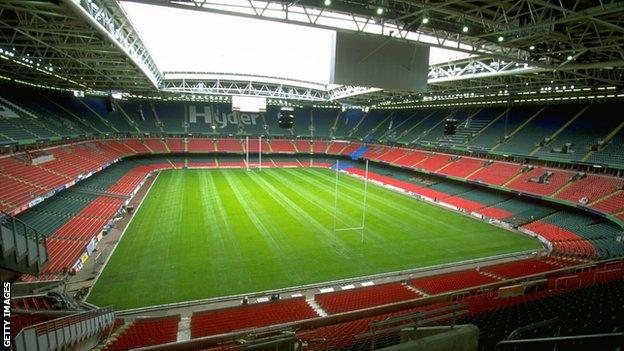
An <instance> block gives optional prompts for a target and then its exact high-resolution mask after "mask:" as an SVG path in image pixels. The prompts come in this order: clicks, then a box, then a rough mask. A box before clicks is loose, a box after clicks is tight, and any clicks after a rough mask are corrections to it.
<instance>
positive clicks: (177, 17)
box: [122, 2, 468, 84]
mask: <svg viewBox="0 0 624 351" xmlns="http://www.w3.org/2000/svg"><path fill="white" fill-rule="evenodd" d="M122 6H123V8H124V10H125V11H126V12H127V14H128V16H129V18H130V19H131V21H132V22H133V24H134V26H135V28H136V29H137V31H138V32H139V34H140V35H141V38H142V39H143V42H144V43H145V46H146V47H147V49H148V50H149V52H150V54H151V55H152V58H153V59H154V61H155V63H156V65H157V66H158V68H159V69H160V70H161V71H163V72H201V73H228V74H244V75H252V76H264V77H277V78H283V79H289V80H300V81H307V82H314V83H320V84H328V83H329V78H330V67H331V57H332V50H333V48H332V46H333V37H334V33H335V31H334V30H328V29H321V28H312V27H308V26H298V25H294V24H287V23H279V22H273V21H266V20H260V19H253V18H248V17H238V16H230V15H222V14H216V13H209V12H201V11H193V10H186V9H175V8H168V7H161V6H154V5H146V4H140V3H134V2H122ZM467 56H468V55H467V54H465V53H461V52H457V51H453V50H446V49H440V48H434V47H432V48H431V50H430V58H429V61H430V63H441V62H445V61H447V60H449V59H457V58H462V57H467Z"/></svg>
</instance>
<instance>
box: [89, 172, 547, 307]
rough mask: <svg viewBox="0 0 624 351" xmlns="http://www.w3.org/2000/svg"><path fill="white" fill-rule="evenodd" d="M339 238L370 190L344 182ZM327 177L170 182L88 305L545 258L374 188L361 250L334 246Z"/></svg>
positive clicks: (191, 177) (520, 241) (173, 175)
mask: <svg viewBox="0 0 624 351" xmlns="http://www.w3.org/2000/svg"><path fill="white" fill-rule="evenodd" d="M339 178H340V179H339V180H340V181H339V184H340V186H339V189H338V198H339V201H338V216H337V218H338V225H337V227H339V228H340V227H343V228H344V227H358V226H360V221H361V217H362V199H363V181H361V180H359V179H356V178H352V177H350V176H347V175H340V177H339ZM334 181H335V173H334V172H333V171H330V170H327V169H264V170H262V171H258V170H254V171H251V172H247V171H245V170H234V169H230V170H224V169H221V170H173V171H163V172H161V173H160V175H159V176H158V179H157V180H156V182H155V183H154V184H153V186H152V189H151V190H150V192H149V193H148V195H147V197H146V198H145V200H144V202H143V204H142V205H141V207H140V209H139V211H138V212H137V213H136V215H135V217H134V219H133V220H132V222H131V223H130V226H129V227H128V228H127V230H126V233H125V234H124V237H123V239H122V240H121V241H120V243H119V244H118V247H117V249H116V250H115V252H114V254H113V256H112V257H111V259H110V261H109V262H108V264H107V265H106V267H105V269H104V271H103V272H102V274H101V276H100V277H99V279H98V280H97V282H96V284H95V287H94V288H93V291H92V292H91V295H90V297H89V301H90V302H92V303H95V304H97V305H100V306H107V305H114V306H115V307H116V308H117V309H128V308H135V307H143V306H150V305H157V304H165V303H172V302H180V301H186V300H195V299H202V298H208V297H216V296H226V295H232V294H240V293H248V292H254V291H264V290H270V289H276V288H284V287H292V286H298V285H305V284H311V283H319V282H324V281H331V280H337V279H343V278H350V277H357V276H365V275H370V274H375V273H383V272H391V271H398V270H404V269H409V268H416V267H422V266H430V265H435V264H441V263H447V262H454V261H462V260H468V259H473V258H480V257H486V256H493V255H498V254H504V253H510V252H517V251H523V250H529V249H537V248H540V247H541V246H540V244H539V242H538V241H536V240H533V239H530V238H528V237H525V236H522V235H519V234H517V233H513V232H510V231H507V230H503V229H500V228H497V227H494V226H491V225H488V224H486V223H484V222H481V221H478V220H475V219H471V218H468V217H466V216H463V215H460V214H458V213H454V212H451V211H447V210H444V209H441V208H438V207H436V206H433V205H430V204H427V203H425V202H421V201H418V200H415V199H412V198H411V197H409V196H406V195H404V194H400V193H397V192H394V191H391V190H388V189H385V188H382V187H378V186H369V192H368V205H367V206H368V207H367V208H368V209H367V214H366V232H365V241H364V243H362V242H361V240H360V232H359V231H344V232H338V234H337V235H336V236H334V235H333V231H332V228H333V209H334Z"/></svg>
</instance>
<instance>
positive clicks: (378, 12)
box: [377, 7, 384, 15]
mask: <svg viewBox="0 0 624 351" xmlns="http://www.w3.org/2000/svg"><path fill="white" fill-rule="evenodd" d="M383 12H384V10H383V8H381V7H378V8H377V14H378V15H381V14H383Z"/></svg>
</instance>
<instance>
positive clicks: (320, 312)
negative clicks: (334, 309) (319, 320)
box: [306, 297, 328, 317]
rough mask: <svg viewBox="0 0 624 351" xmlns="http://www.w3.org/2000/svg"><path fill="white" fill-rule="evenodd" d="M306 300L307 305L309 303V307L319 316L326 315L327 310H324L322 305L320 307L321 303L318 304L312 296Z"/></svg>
mask: <svg viewBox="0 0 624 351" xmlns="http://www.w3.org/2000/svg"><path fill="white" fill-rule="evenodd" d="M306 302H307V303H308V305H310V307H312V309H313V310H314V311H316V313H317V314H318V315H319V316H321V317H326V316H327V315H328V313H327V312H325V310H324V309H323V307H321V305H319V304H318V303H317V302H316V301H315V300H314V297H312V298H310V299H307V300H306Z"/></svg>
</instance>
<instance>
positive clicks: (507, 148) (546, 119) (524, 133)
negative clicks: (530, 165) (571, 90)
mask: <svg viewBox="0 0 624 351" xmlns="http://www.w3.org/2000/svg"><path fill="white" fill-rule="evenodd" d="M577 112H578V106H576V105H557V106H547V107H546V108H545V109H544V110H543V111H542V113H540V114H538V115H537V116H536V117H535V118H533V119H532V120H531V122H530V123H527V124H524V125H523V126H522V128H521V129H520V130H518V131H517V132H516V133H515V134H514V135H513V136H512V137H511V138H510V139H508V140H507V141H505V142H504V143H503V144H502V145H501V146H500V147H499V148H498V149H497V151H499V152H508V153H513V154H522V155H528V154H529V153H531V152H532V151H533V150H534V149H535V148H536V147H537V146H538V143H539V142H540V141H542V140H543V139H544V138H546V137H550V136H551V135H552V134H553V133H554V132H555V131H557V130H558V129H559V128H561V127H562V126H563V125H564V124H565V123H566V122H567V121H568V120H569V119H570V118H572V117H573V116H574V115H575V114H576V113H577Z"/></svg>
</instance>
